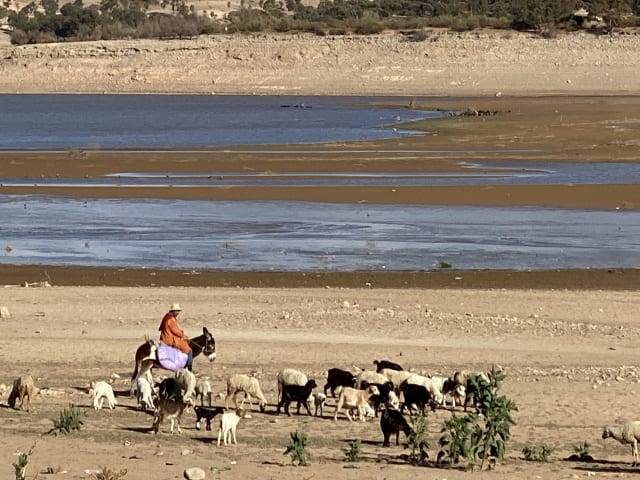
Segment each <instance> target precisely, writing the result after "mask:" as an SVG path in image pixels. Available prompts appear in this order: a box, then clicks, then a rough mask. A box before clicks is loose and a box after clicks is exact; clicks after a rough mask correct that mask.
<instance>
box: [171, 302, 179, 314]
mask: <svg viewBox="0 0 640 480" xmlns="http://www.w3.org/2000/svg"><path fill="white" fill-rule="evenodd" d="M169 311H170V312H181V311H182V308H180V304H179V303H174V304H173V305H171V308H169Z"/></svg>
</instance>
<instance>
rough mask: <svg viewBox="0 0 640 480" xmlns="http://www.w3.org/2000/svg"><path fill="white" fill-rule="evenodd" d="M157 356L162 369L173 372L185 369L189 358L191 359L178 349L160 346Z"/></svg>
mask: <svg viewBox="0 0 640 480" xmlns="http://www.w3.org/2000/svg"><path fill="white" fill-rule="evenodd" d="M157 356H158V363H160V365H161V366H162V368H164V369H165V370H171V371H172V372H176V371H178V370H180V369H181V368H184V367H185V365H186V364H187V358H188V357H189V356H188V355H187V354H186V353H184V352H181V351H180V350H178V349H177V348H173V347H169V346H168V345H159V346H158V353H157Z"/></svg>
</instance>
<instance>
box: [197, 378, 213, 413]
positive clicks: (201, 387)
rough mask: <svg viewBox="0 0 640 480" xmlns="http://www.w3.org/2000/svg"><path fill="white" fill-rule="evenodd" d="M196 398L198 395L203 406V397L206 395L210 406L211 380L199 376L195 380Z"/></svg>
mask: <svg viewBox="0 0 640 480" xmlns="http://www.w3.org/2000/svg"><path fill="white" fill-rule="evenodd" d="M195 392H196V400H198V397H200V405H201V406H204V397H207V400H208V402H209V406H211V395H212V391H211V382H209V380H208V379H206V378H199V379H198V381H197V382H196V389H195Z"/></svg>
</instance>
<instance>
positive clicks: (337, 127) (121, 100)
mask: <svg viewBox="0 0 640 480" xmlns="http://www.w3.org/2000/svg"><path fill="white" fill-rule="evenodd" d="M372 100H373V99H364V98H347V97H342V98H321V97H317V98H316V97H304V98H302V97H215V96H148V95H117V96H106V95H0V111H1V112H3V115H0V161H1V160H2V152H1V150H13V149H18V150H25V149H26V150H49V149H69V148H92V147H100V148H113V149H122V155H128V154H132V152H127V149H132V150H135V149H154V148H165V147H170V148H177V149H180V148H189V149H190V148H194V147H201V146H224V145H252V144H253V145H258V144H290V143H313V142H328V141H346V140H355V139H372V138H388V137H392V136H397V135H401V134H402V135H407V134H411V133H413V132H399V131H394V130H393V129H392V128H389V127H390V125H392V124H394V123H396V122H398V121H408V120H413V119H420V118H425V117H427V116H429V115H440V113H430V112H419V111H414V110H409V109H386V108H378V107H370V106H369V105H368V103H369V102H370V101H372ZM375 100H376V102H378V103H384V102H385V101H387V100H388V99H381V98H376V99H375ZM396 101H397V99H396ZM401 103H402V101H401ZM406 103H407V104H408V100H407V101H406ZM247 151H248V152H254V153H255V152H259V151H260V150H259V149H256V148H251V149H248V150H247ZM443 153H444V154H447V153H449V154H450V153H452V152H443ZM478 153H482V152H475V151H474V150H473V146H472V145H470V146H468V149H467V150H466V151H465V152H457V153H456V155H459V157H456V158H459V159H460V162H462V165H463V166H465V167H466V168H465V170H464V171H463V172H462V173H455V174H435V175H432V174H429V175H425V174H422V173H420V172H415V173H407V174H398V173H395V172H381V173H380V172H378V173H367V172H361V173H359V174H356V175H353V174H348V175H345V174H341V173H336V172H323V173H320V174H314V175H297V174H278V175H274V176H264V175H254V174H246V175H241V174H233V175H230V174H228V173H224V174H222V173H219V172H202V173H201V174H189V175H182V174H176V173H174V172H163V173H160V174H158V175H141V174H139V173H136V172H120V173H119V174H118V175H116V176H113V177H105V178H95V179H88V180H86V181H84V180H83V181H82V183H83V185H87V184H89V183H91V184H94V185H128V186H130V187H131V188H135V187H136V186H138V185H157V186H159V187H161V186H164V185H167V184H171V185H175V186H179V185H181V186H183V187H185V188H188V187H189V186H192V185H208V186H211V187H215V186H221V187H225V186H229V185H281V186H290V185H484V184H500V183H502V184H549V183H610V184H615V183H629V182H636V183H638V182H640V170H639V168H638V165H637V164H630V163H620V164H608V163H602V164H589V163H584V164H571V163H562V162H560V163H553V162H550V163H544V164H543V163H527V164H520V163H517V164H513V165H506V164H499V165H498V164H495V165H479V162H478V161H477V159H476V156H478ZM497 153H500V152H497ZM505 153H509V154H513V153H517V152H514V151H512V150H510V151H508V152H507V151H505ZM525 153H527V154H528V153H531V152H523V154H525ZM281 154H282V155H292V154H295V152H284V151H283V152H281ZM318 155H322V152H321V151H318ZM479 166H482V167H483V168H487V167H489V171H488V172H485V171H483V172H480V171H479V170H478V167H479ZM0 183H5V184H8V185H9V184H11V185H19V184H23V183H24V180H21V179H11V180H9V179H0ZM38 183H39V184H42V185H45V184H57V185H78V183H77V182H75V181H71V180H69V179H38ZM639 188H640V186H639ZM0 219H2V221H1V222H0V248H1V249H2V250H0V251H1V252H2V253H1V254H0V263H5V264H55V265H92V266H116V267H118V266H119V267H148V268H173V269H188V270H192V269H193V270H196V271H197V270H202V269H220V270H236V271H244V270H277V271H301V270H317V271H318V270H341V271H351V270H384V269H387V270H404V269H409V270H429V269H433V268H435V267H436V265H437V264H438V262H440V261H445V262H448V263H450V264H452V265H453V266H454V267H455V268H459V269H516V270H523V269H549V268H605V267H638V266H640V212H634V211H624V210H611V211H592V210H586V211H584V210H565V209H551V208H504V207H460V206H455V207H454V206H423V205H421V206H417V205H370V204H367V205H362V204H339V205H338V204H324V203H323V204H317V203H310V202H225V201H186V200H185V201H165V200H121V199H104V200H96V199H86V200H85V199H71V198H63V197H57V196H34V195H25V196H9V195H5V196H0ZM9 247H10V248H9Z"/></svg>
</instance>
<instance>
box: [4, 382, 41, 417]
mask: <svg viewBox="0 0 640 480" xmlns="http://www.w3.org/2000/svg"><path fill="white" fill-rule="evenodd" d="M34 390H35V386H34V384H33V378H32V377H31V375H21V376H19V377H18V378H16V379H14V380H13V388H12V389H11V393H10V394H9V399H8V403H9V406H10V407H11V408H16V401H17V400H20V404H19V405H18V410H22V407H23V406H24V407H26V408H25V410H26V411H27V412H28V411H29V409H30V408H31V397H33V394H34ZM25 401H26V403H25Z"/></svg>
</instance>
